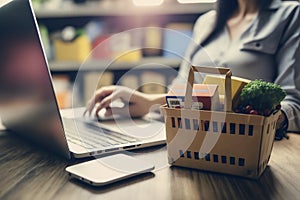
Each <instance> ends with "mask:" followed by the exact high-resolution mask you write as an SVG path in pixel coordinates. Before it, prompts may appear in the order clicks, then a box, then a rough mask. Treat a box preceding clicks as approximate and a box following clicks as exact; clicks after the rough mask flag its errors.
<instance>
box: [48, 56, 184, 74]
mask: <svg viewBox="0 0 300 200" xmlns="http://www.w3.org/2000/svg"><path fill="white" fill-rule="evenodd" d="M180 63H181V59H177V58H163V57H152V58H150V57H149V58H143V59H142V60H140V61H137V62H111V61H109V60H106V61H105V60H92V61H87V62H84V63H80V62H72V61H64V62H62V61H50V62H49V66H50V70H51V71H53V72H68V71H78V70H79V69H80V70H84V71H102V70H128V69H132V68H135V67H141V68H143V69H147V68H149V69H155V68H157V69H161V68H164V67H165V68H168V67H169V68H177V67H178V66H179V65H180Z"/></svg>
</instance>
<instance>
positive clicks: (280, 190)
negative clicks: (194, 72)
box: [0, 133, 300, 200]
mask: <svg viewBox="0 0 300 200" xmlns="http://www.w3.org/2000/svg"><path fill="white" fill-rule="evenodd" d="M299 154H300V135H297V134H290V139H289V140H282V141H276V142H275V144H274V149H273V153H272V156H271V160H270V163H269V167H268V168H267V169H266V171H265V172H264V174H263V175H262V176H261V178H260V179H259V180H257V181H255V180H249V179H245V178H240V177H234V176H228V175H222V174H216V173H208V172H203V171H197V170H189V169H184V168H179V167H169V166H161V169H159V170H156V171H154V173H152V174H151V173H149V174H146V175H142V176H139V177H136V178H131V179H129V180H127V181H122V182H119V183H115V184H112V185H109V186H105V187H92V186H88V185H85V184H83V183H81V182H79V181H76V180H69V178H68V175H67V173H66V172H65V171H64V168H65V167H66V166H67V165H69V164H70V162H68V161H65V160H63V159H61V158H59V157H56V156H54V155H51V154H49V153H46V152H43V151H42V150H40V149H39V148H36V147H34V146H31V145H29V144H28V143H26V142H24V141H21V140H19V139H17V138H14V137H12V136H11V135H8V134H6V133H3V134H0V167H1V171H0V175H1V176H0V177H1V178H0V199H22V200H23V199H42V200H47V199H109V200H114V199H118V200H119V199H151V200H160V199H189V200H190V199H197V200H198V199H209V200H211V199H259V200H260V199H272V200H273V199H274V200H275V199H291V200H295V199H299V195H300V166H299V164H300V156H299ZM137 156H143V157H144V158H149V159H154V160H164V158H166V149H165V147H158V148H154V149H147V150H146V151H145V154H137ZM95 173H96V172H95Z"/></svg>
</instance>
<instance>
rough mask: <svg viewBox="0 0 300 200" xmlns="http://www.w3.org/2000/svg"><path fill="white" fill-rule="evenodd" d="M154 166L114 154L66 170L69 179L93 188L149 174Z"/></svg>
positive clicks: (133, 158)
mask: <svg viewBox="0 0 300 200" xmlns="http://www.w3.org/2000/svg"><path fill="white" fill-rule="evenodd" d="M153 169H154V165H153V164H150V163H147V162H145V161H143V160H140V159H137V158H135V157H132V156H129V155H126V154H115V155H110V156H106V157H102V158H98V159H95V160H91V161H87V162H83V163H79V164H76V165H72V166H69V167H67V168H66V171H67V172H68V173H69V176H70V177H71V178H76V179H79V180H81V181H83V182H85V183H88V184H90V185H93V186H104V185H107V184H111V183H114V182H116V181H120V180H124V179H126V178H130V177H133V176H136V175H140V174H143V173H147V172H151V171H152V170H153Z"/></svg>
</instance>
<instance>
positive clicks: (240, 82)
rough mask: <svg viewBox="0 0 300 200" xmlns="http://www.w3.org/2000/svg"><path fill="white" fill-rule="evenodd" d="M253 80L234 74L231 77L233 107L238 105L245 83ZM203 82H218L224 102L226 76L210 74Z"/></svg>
mask: <svg viewBox="0 0 300 200" xmlns="http://www.w3.org/2000/svg"><path fill="white" fill-rule="evenodd" d="M250 82H251V80H248V79H244V78H240V77H236V76H232V77H231V88H232V89H231V93H232V94H231V95H232V107H233V109H235V108H236V107H237V105H238V101H239V97H240V94H241V91H242V89H243V88H244V86H245V85H247V84H248V83H250ZM203 84H217V85H218V86H219V95H220V102H221V104H224V91H225V77H224V76H218V75H212V74H208V75H206V76H205V78H204V80H203Z"/></svg>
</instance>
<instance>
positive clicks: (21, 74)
mask: <svg viewBox="0 0 300 200" xmlns="http://www.w3.org/2000/svg"><path fill="white" fill-rule="evenodd" d="M0 6H1V7H0V27H1V31H0V32H1V33H0V118H1V120H2V123H3V124H4V126H5V127H6V128H7V129H10V130H12V131H13V132H17V133H19V134H21V135H22V136H25V137H26V138H29V139H30V140H34V141H35V142H37V143H39V144H41V145H42V146H46V147H48V148H51V151H53V150H55V151H56V152H58V153H60V154H63V155H66V154H67V152H68V148H67V144H66V140H65V136H64V132H63V127H62V123H61V119H60V115H59V111H58V107H57V102H56V100H55V95H54V90H53V86H52V82H51V76H50V73H49V69H48V66H47V62H46V59H45V56H44V52H43V49H42V46H41V41H40V37H39V33H38V28H37V23H36V20H35V18H34V15H33V11H32V9H31V3H30V1H28V0H14V1H7V3H6V4H4V5H0Z"/></svg>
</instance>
